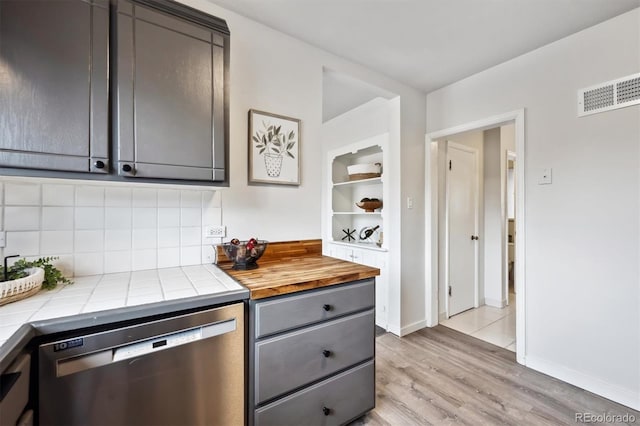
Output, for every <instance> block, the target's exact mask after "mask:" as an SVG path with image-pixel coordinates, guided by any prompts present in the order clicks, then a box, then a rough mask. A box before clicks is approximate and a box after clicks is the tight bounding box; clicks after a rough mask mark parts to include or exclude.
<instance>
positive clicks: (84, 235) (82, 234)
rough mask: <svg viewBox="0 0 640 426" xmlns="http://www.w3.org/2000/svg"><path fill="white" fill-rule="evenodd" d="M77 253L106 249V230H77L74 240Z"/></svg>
mask: <svg viewBox="0 0 640 426" xmlns="http://www.w3.org/2000/svg"><path fill="white" fill-rule="evenodd" d="M73 247H74V251H75V252H76V253H91V252H102V251H104V231H103V230H102V229H98V230H77V231H76V232H75V238H74V242H73Z"/></svg>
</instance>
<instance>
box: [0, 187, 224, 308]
mask: <svg viewBox="0 0 640 426" xmlns="http://www.w3.org/2000/svg"><path fill="white" fill-rule="evenodd" d="M0 202H1V203H2V204H0V225H1V228H2V230H4V231H6V247H5V248H4V249H1V248H0V254H3V255H10V254H20V255H21V256H25V257H29V258H38V257H43V256H55V257H59V258H60V259H59V260H58V261H57V262H58V263H59V267H60V268H61V269H62V270H63V272H65V273H66V274H68V275H75V276H76V277H81V276H85V275H93V274H102V273H105V272H107V273H108V272H127V271H143V270H146V269H155V268H163V267H176V266H181V265H199V264H201V263H207V262H211V260H210V259H211V254H212V252H213V249H212V248H211V247H210V246H207V243H209V242H210V241H209V240H208V239H204V238H203V237H202V230H203V229H204V226H209V225H220V224H221V221H222V209H221V205H222V203H221V197H220V191H217V190H215V189H191V188H187V187H185V188H184V189H176V188H175V187H168V186H163V185H152V186H143V185H141V184H135V183H134V184H122V185H120V184H110V183H108V184H99V183H98V182H86V181H74V180H50V179H40V178H13V177H6V178H0ZM78 288H79V287H78ZM141 296H142V295H141ZM136 297H137V296H136Z"/></svg>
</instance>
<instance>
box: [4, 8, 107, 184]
mask: <svg viewBox="0 0 640 426" xmlns="http://www.w3.org/2000/svg"><path fill="white" fill-rule="evenodd" d="M108 41H109V1H108V0H93V1H82V0H60V1H50V0H2V1H0V166H1V167H15V168H35V169H46V170H59V171H71V172H94V173H106V172H107V170H108V165H109V145H108V92H107V75H108V63H107V59H108V45H109V43H108ZM96 165H97V166H101V167H97V166H96Z"/></svg>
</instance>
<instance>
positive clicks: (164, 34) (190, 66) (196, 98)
mask: <svg viewBox="0 0 640 426" xmlns="http://www.w3.org/2000/svg"><path fill="white" fill-rule="evenodd" d="M157 3H158V4H166V3H163V2H157ZM151 4H153V3H151ZM225 44H226V45H228V35H226V34H223V33H219V32H217V31H215V30H213V29H211V28H208V27H206V26H203V25H199V24H197V23H194V22H192V21H190V20H188V19H182V18H179V17H177V16H174V15H173V14H171V13H165V12H164V11H162V10H161V9H152V8H149V7H146V6H142V5H140V4H138V3H136V2H128V1H124V0H120V1H119V2H118V10H117V67H116V70H115V71H116V79H117V90H116V92H117V93H116V96H117V102H116V103H115V114H114V115H115V123H114V124H115V126H114V136H115V138H116V139H117V146H118V173H119V174H120V175H121V176H129V177H140V178H164V179H186V180H202V181H225V180H226V178H225V155H226V147H225V144H226V141H225V139H226V138H225V135H226V117H225V107H226V105H225V96H224V93H225V69H226V67H225V58H226V57H227V55H225V48H228V46H226V45H225Z"/></svg>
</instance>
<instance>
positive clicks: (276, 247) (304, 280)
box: [216, 240, 380, 299]
mask: <svg viewBox="0 0 640 426" xmlns="http://www.w3.org/2000/svg"><path fill="white" fill-rule="evenodd" d="M216 250H217V259H218V262H217V263H218V267H219V268H220V269H222V270H223V271H225V272H226V273H227V274H229V275H230V276H231V277H233V278H234V279H235V280H236V281H238V282H239V283H240V284H242V285H243V286H245V287H247V288H248V289H249V291H250V292H251V299H263V298H265V297H272V296H280V295H283V294H289V293H295V292H298V291H302V290H311V289H314V288H320V287H326V286H330V285H335V284H343V283H347V282H350V281H356V280H362V279H365V278H373V277H375V276H377V275H380V269H378V268H371V267H369V266H365V265H359V264H357V263H351V262H345V261H344V260H340V259H335V258H333V257H329V256H323V255H322V240H302V241H285V242H275V243H269V245H268V246H267V249H266V250H265V252H264V254H263V255H262V257H261V258H260V259H258V266H259V267H258V268H257V269H253V270H249V271H236V270H233V269H232V266H233V263H232V262H231V261H230V260H229V259H228V258H227V257H226V255H225V254H224V251H223V250H222V247H220V246H218V247H216Z"/></svg>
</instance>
